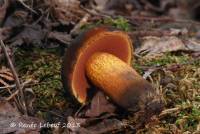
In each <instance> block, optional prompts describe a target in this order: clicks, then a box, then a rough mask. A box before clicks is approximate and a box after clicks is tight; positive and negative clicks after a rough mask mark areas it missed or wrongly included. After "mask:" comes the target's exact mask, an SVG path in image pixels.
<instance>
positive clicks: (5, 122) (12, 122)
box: [0, 98, 42, 134]
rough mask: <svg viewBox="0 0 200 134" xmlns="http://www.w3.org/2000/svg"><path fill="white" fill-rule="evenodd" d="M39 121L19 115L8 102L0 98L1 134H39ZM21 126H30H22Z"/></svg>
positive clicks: (40, 121)
mask: <svg viewBox="0 0 200 134" xmlns="http://www.w3.org/2000/svg"><path fill="white" fill-rule="evenodd" d="M40 123H42V120H41V119H38V118H35V117H29V116H23V115H21V114H20V113H19V112H18V111H17V109H16V108H15V107H13V106H12V105H11V104H10V103H9V102H7V101H5V100H4V99H2V98H0V132H1V133H2V134H7V133H14V132H15V133H16V134H22V133H27V134H39V131H40V127H39V124H40ZM23 125H30V126H29V127H28V126H23Z"/></svg>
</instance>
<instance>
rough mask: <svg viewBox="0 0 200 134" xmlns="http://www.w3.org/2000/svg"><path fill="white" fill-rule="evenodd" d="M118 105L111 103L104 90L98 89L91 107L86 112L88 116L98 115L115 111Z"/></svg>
mask: <svg viewBox="0 0 200 134" xmlns="http://www.w3.org/2000/svg"><path fill="white" fill-rule="evenodd" d="M115 109H116V107H115V106H114V105H113V104H112V103H110V102H109V101H108V100H107V99H106V96H105V95H104V94H103V92H101V91H98V92H97V93H96V95H95V96H94V97H93V99H92V101H91V107H90V109H88V110H87V111H86V113H85V116H88V117H97V116H100V115H101V114H103V113H114V111H115Z"/></svg>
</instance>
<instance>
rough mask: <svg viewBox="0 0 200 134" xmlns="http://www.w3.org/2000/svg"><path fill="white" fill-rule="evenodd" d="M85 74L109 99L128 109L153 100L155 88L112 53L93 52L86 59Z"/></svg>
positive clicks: (140, 106) (135, 108)
mask: <svg viewBox="0 0 200 134" xmlns="http://www.w3.org/2000/svg"><path fill="white" fill-rule="evenodd" d="M86 74H87V77H88V78H89V80H90V81H91V82H92V83H93V84H94V85H95V86H96V87H98V88H100V89H101V90H103V91H104V92H105V93H106V94H107V95H108V96H109V97H110V98H111V100H113V101H114V102H115V103H116V104H118V105H119V106H121V107H123V108H126V109H128V110H131V111H137V110H139V109H141V108H144V107H146V105H148V103H150V102H152V101H153V100H154V97H155V90H154V89H153V87H152V85H151V84H150V83H149V82H148V81H147V80H145V79H144V78H142V76H140V75H139V74H138V73H137V72H136V71H135V70H134V69H133V68H132V67H131V66H129V65H128V64H126V63H125V62H124V61H122V60H121V59H119V58H117V57H116V56H114V55H112V54H109V53H104V52H97V53H95V54H93V55H92V56H91V57H90V58H89V60H88V61H87V64H86ZM143 104H144V105H143ZM156 108H160V107H156ZM154 110H156V109H154Z"/></svg>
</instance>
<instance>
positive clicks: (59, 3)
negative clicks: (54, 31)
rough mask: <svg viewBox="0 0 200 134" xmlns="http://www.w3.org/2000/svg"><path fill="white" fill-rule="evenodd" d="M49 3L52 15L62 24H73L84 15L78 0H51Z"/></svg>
mask: <svg viewBox="0 0 200 134" xmlns="http://www.w3.org/2000/svg"><path fill="white" fill-rule="evenodd" d="M49 4H50V5H51V6H52V5H53V7H54V8H53V16H54V17H55V18H56V19H57V20H59V21H60V22H62V23H63V24H69V23H72V24H74V23H76V22H78V21H79V20H80V19H81V18H82V17H83V16H84V15H85V11H84V10H82V9H81V8H80V1H78V0H51V2H50V3H49ZM66 9H67V10H66Z"/></svg>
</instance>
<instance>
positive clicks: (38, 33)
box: [10, 25, 47, 46]
mask: <svg viewBox="0 0 200 134" xmlns="http://www.w3.org/2000/svg"><path fill="white" fill-rule="evenodd" d="M46 34H47V30H45V29H42V28H41V26H40V25H31V26H29V25H27V26H25V27H24V28H22V31H21V32H20V33H19V34H17V35H16V36H15V37H13V38H12V39H11V40H10V42H11V46H16V45H22V44H24V43H25V44H26V45H30V44H32V45H33V44H34V45H36V46H42V45H43V43H42V40H43V39H44V38H45V37H46Z"/></svg>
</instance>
